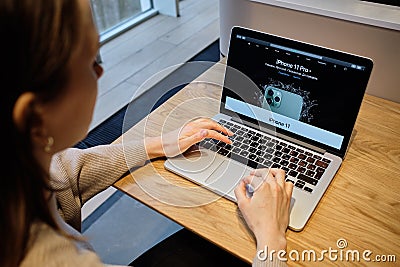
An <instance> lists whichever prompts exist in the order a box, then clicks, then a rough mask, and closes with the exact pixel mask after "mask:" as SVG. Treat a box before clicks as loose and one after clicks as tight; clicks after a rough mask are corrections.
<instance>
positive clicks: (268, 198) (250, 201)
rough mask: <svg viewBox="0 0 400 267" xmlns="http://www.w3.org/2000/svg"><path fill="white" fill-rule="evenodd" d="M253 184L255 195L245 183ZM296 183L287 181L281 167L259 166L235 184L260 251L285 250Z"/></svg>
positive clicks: (240, 203) (241, 208)
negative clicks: (249, 192)
mask: <svg viewBox="0 0 400 267" xmlns="http://www.w3.org/2000/svg"><path fill="white" fill-rule="evenodd" d="M247 184H250V185H251V186H252V187H253V188H254V193H253V195H252V197H249V196H248V195H247V194H246V185H247ZM292 192H293V184H292V183H291V182H285V172H284V171H283V170H281V169H257V170H254V171H252V172H251V173H250V175H249V176H246V177H244V178H243V179H242V181H241V182H240V183H239V184H238V186H237V187H236V188H235V195H236V199H237V203H238V207H239V209H240V211H241V212H242V214H243V217H244V219H245V221H246V223H247V225H248V226H249V228H250V229H251V230H252V231H253V233H254V235H255V237H256V240H257V251H258V250H262V249H264V248H265V246H267V247H268V250H271V249H274V250H275V251H278V250H286V229H287V227H288V224H289V208H290V200H291V196H292Z"/></svg>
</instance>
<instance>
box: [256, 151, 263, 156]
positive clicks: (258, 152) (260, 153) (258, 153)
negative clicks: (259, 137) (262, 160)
mask: <svg viewBox="0 0 400 267" xmlns="http://www.w3.org/2000/svg"><path fill="white" fill-rule="evenodd" d="M256 155H257V156H260V157H262V156H264V152H262V151H261V150H257V151H256Z"/></svg>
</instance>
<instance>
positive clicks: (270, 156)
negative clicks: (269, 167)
mask: <svg viewBox="0 0 400 267" xmlns="http://www.w3.org/2000/svg"><path fill="white" fill-rule="evenodd" d="M264 158H265V159H271V158H272V155H271V154H268V153H265V154H264Z"/></svg>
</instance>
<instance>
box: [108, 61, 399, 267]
mask: <svg viewBox="0 0 400 267" xmlns="http://www.w3.org/2000/svg"><path fill="white" fill-rule="evenodd" d="M223 70H224V68H223V64H216V65H215V66H214V67H213V68H211V69H210V70H208V71H207V72H206V73H204V74H203V75H201V76H200V77H199V78H198V79H196V81H195V82H193V83H191V84H189V85H187V86H186V87H185V88H184V89H182V90H181V91H180V92H179V93H177V94H176V95H174V96H173V97H172V98H170V99H169V100H168V101H166V102H165V103H164V104H163V105H161V106H160V107H159V108H158V109H156V110H155V111H153V112H152V113H151V114H150V115H149V116H148V117H146V118H145V119H144V120H142V121H141V122H139V123H138V124H137V125H135V126H134V127H132V128H131V129H130V130H129V131H128V132H126V133H125V134H124V135H123V136H121V138H119V139H118V140H116V141H115V142H121V141H123V140H131V139H142V138H143V136H157V135H159V134H160V133H162V132H168V131H170V130H173V129H176V128H178V127H180V126H181V125H183V123H185V122H186V121H188V120H190V119H192V118H194V117H198V116H208V117H212V116H213V115H214V114H216V113H217V112H218V111H219V106H218V105H219V102H218V100H219V98H220V96H221V86H220V84H221V83H222V77H223V75H222V74H223ZM213 83H216V84H213ZM164 161H165V158H160V159H157V160H153V161H151V162H149V163H148V164H146V165H145V166H144V167H141V168H139V169H136V170H135V171H133V172H132V174H131V175H127V176H125V177H123V178H122V179H121V180H119V181H118V182H117V183H116V184H115V185H114V186H115V187H116V188H118V189H119V190H121V191H123V192H125V193H126V194H128V195H129V196H131V197H133V198H135V199H137V200H138V201H140V202H142V203H144V204H145V205H147V206H149V207H151V208H152V209H154V210H156V211H158V212H159V213H161V214H163V215H165V216H166V217H168V218H170V219H171V220H173V221H175V222H177V223H178V224H180V225H182V226H184V227H186V228H188V229H190V230H191V231H193V232H195V233H196V234H198V235H200V236H202V237H203V238H205V239H207V240H209V241H210V242H212V243H215V244H216V245H218V246H220V247H221V248H223V249H225V250H227V251H229V252H231V253H232V254H234V255H236V256H237V257H239V258H241V259H243V260H245V261H247V262H249V263H250V262H251V261H252V259H253V257H254V256H255V253H256V248H255V241H254V237H253V235H252V234H251V232H250V231H249V230H248V228H247V227H246V224H245V222H244V220H243V218H242V217H241V214H240V211H239V210H238V208H237V206H236V204H235V203H233V202H231V201H229V200H226V199H224V198H218V197H216V195H215V194H213V193H211V192H209V191H208V190H206V189H204V188H201V187H199V186H197V185H195V184H193V183H191V182H189V181H187V180H185V179H182V178H181V177H179V176H177V175H175V174H172V173H170V172H169V171H167V170H165V169H164V167H163V163H164ZM399 191H400V104H398V103H394V102H391V101H387V100H384V99H381V98H377V97H374V96H370V95H366V96H365V98H364V100H363V103H362V106H361V111H360V114H359V117H358V119H357V123H356V126H355V131H354V139H353V140H352V142H351V145H350V148H349V150H348V154H347V156H346V158H345V160H344V162H343V164H342V166H341V168H340V170H339V172H338V173H337V175H336V177H335V178H334V180H333V181H332V183H331V185H330V187H329V188H328V190H327V191H326V194H325V196H324V197H323V199H322V201H321V202H320V204H319V205H318V207H317V208H316V210H315V212H314V214H313V215H312V217H311V219H310V220H309V222H308V224H307V225H306V227H305V228H304V230H303V231H301V232H293V231H290V230H288V233H287V238H288V252H290V253H291V256H296V254H295V250H297V251H298V252H299V255H300V256H299V261H292V260H289V264H290V265H296V266H297V265H301V266H310V265H320V264H321V262H309V261H307V255H308V254H307V253H305V254H304V255H305V256H306V258H305V260H306V261H301V258H302V253H303V252H304V251H305V250H308V251H310V250H314V251H315V252H316V253H317V254H316V255H317V258H318V257H320V256H321V254H320V253H321V252H322V251H323V250H329V249H330V248H331V250H332V249H333V250H335V249H336V250H339V251H342V252H344V253H343V260H342V261H340V260H336V261H335V260H330V259H329V255H328V254H325V260H324V262H323V264H324V266H325V265H344V264H345V263H346V253H347V252H348V251H349V250H353V251H355V250H357V251H358V252H359V253H360V257H361V258H360V262H357V265H367V262H366V261H364V260H363V259H362V253H363V252H364V251H365V250H370V251H371V252H372V254H371V255H367V256H369V258H370V259H371V260H374V259H375V256H376V255H385V256H387V257H386V259H387V260H390V259H389V258H390V257H391V256H390V255H395V256H396V257H397V259H396V260H397V262H399V261H400V193H399ZM339 239H345V241H346V242H347V247H346V248H344V249H341V250H340V249H338V246H337V241H338V240H339ZM349 253H350V252H349ZM355 253H357V252H355ZM332 255H333V256H334V255H339V254H332ZM348 255H349V256H348V258H349V260H352V259H353V258H352V257H351V255H350V254H348ZM355 255H356V254H355ZM381 258H383V257H381ZM371 263H373V262H369V264H371ZM375 264H377V263H376V262H375ZM393 264H394V263H391V264H389V265H393ZM385 266H388V265H385Z"/></svg>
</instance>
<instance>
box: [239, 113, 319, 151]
mask: <svg viewBox="0 0 400 267" xmlns="http://www.w3.org/2000/svg"><path fill="white" fill-rule="evenodd" d="M231 120H232V121H234V122H238V123H242V124H244V125H246V126H249V127H251V128H254V129H256V130H260V131H262V132H265V133H267V134H270V135H273V136H275V137H278V138H280V139H283V140H286V141H288V142H292V143H295V144H296V145H299V146H302V147H305V148H308V149H310V150H313V151H315V152H317V153H321V154H325V152H326V150H325V149H322V148H319V147H317V146H313V145H310V144H307V143H306V142H303V141H300V140H298V139H296V138H293V137H289V136H286V135H284V134H281V133H277V132H276V131H274V130H273V129H271V128H273V127H271V126H270V127H265V126H262V125H257V124H255V123H253V122H250V121H247V120H244V119H240V118H237V117H231Z"/></svg>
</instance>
